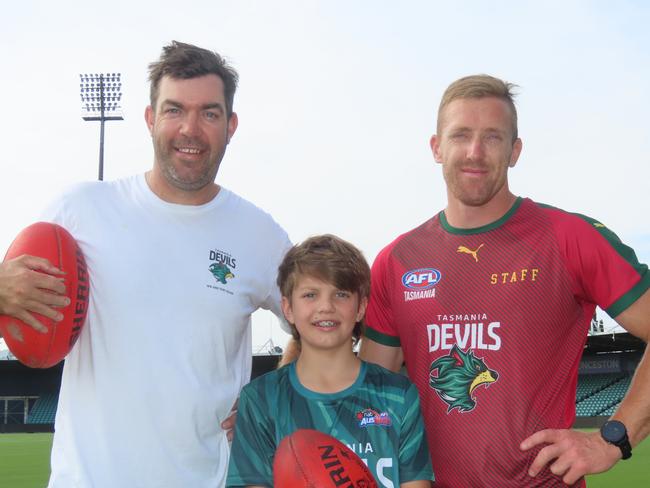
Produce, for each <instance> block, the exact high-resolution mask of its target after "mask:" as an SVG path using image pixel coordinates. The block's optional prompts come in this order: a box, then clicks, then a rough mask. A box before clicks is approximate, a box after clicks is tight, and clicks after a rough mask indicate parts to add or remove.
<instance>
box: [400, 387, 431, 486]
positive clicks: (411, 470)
mask: <svg viewBox="0 0 650 488" xmlns="http://www.w3.org/2000/svg"><path fill="white" fill-rule="evenodd" d="M404 405H405V406H406V411H405V414H404V418H403V420H402V429H401V432H400V440H399V472H400V474H399V476H400V483H406V482H408V481H416V480H430V481H435V477H434V473H433V469H432V467H431V455H430V454H429V446H428V444H427V436H426V434H425V432H424V422H423V420H422V413H421V412H420V398H419V396H418V391H417V388H416V387H415V385H414V384H411V385H410V387H409V389H408V390H407V391H406V395H405V402H404Z"/></svg>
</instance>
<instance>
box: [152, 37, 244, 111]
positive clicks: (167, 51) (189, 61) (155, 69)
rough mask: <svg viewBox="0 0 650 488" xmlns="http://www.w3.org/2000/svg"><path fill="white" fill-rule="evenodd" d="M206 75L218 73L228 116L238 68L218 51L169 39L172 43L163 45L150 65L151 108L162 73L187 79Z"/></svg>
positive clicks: (156, 97) (153, 104)
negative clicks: (157, 56) (160, 51)
mask: <svg viewBox="0 0 650 488" xmlns="http://www.w3.org/2000/svg"><path fill="white" fill-rule="evenodd" d="M205 75H217V76H218V77H219V78H221V81H222V82H223V95H224V98H225V100H226V115H227V116H228V117H230V116H231V115H232V111H233V101H234V98H235V91H236V90H237V82H238V81H239V75H238V74H237V71H235V69H234V68H233V67H232V66H230V65H228V63H226V61H225V60H224V59H223V58H222V57H221V56H220V55H219V54H218V53H216V52H213V51H208V50H207V49H203V48H200V47H197V46H193V45H191V44H185V43H183V42H178V41H172V43H171V44H169V45H168V46H165V47H163V50H162V53H161V54H160V59H159V60H158V61H154V62H153V63H151V64H150V65H149V81H150V82H151V88H150V92H149V101H150V103H151V107H152V108H153V109H154V110H156V102H157V101H158V91H159V86H160V80H162V78H163V76H169V77H170V78H175V79H178V80H187V79H191V78H198V77H200V76H205Z"/></svg>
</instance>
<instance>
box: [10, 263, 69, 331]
mask: <svg viewBox="0 0 650 488" xmlns="http://www.w3.org/2000/svg"><path fill="white" fill-rule="evenodd" d="M63 274H64V273H63V271H61V270H60V269H59V268H57V267H55V266H53V265H52V264H51V263H50V262H49V261H48V260H47V259H43V258H39V257H35V256H27V255H23V256H20V257H17V258H15V259H11V260H9V261H6V262H4V263H0V314H2V315H10V316H12V317H15V318H17V319H20V320H22V321H23V322H25V323H26V324H28V325H30V326H31V327H33V328H34V329H36V330H37V331H39V332H47V328H46V327H45V326H44V325H43V324H42V323H40V322H39V321H38V320H37V319H36V318H35V317H34V316H33V315H32V313H39V314H41V315H43V316H45V317H48V318H50V319H53V320H57V321H58V320H61V319H63V314H61V312H59V311H58V310H56V308H61V307H65V306H67V305H69V304H70V299H69V298H68V297H66V296H64V294H65V292H66V289H65V285H64V283H63V278H60V277H59V276H60V275H63ZM52 275H54V276H52ZM57 275H58V276H57Z"/></svg>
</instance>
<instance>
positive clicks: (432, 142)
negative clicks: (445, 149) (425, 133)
mask: <svg viewBox="0 0 650 488" xmlns="http://www.w3.org/2000/svg"><path fill="white" fill-rule="evenodd" d="M429 146H430V147H431V152H432V153H433V159H434V160H435V161H436V163H438V164H442V155H441V154H440V140H439V139H438V136H437V135H436V134H433V135H432V136H431V139H429Z"/></svg>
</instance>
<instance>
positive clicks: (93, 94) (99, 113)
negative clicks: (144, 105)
mask: <svg viewBox="0 0 650 488" xmlns="http://www.w3.org/2000/svg"><path fill="white" fill-rule="evenodd" d="M121 78H122V74H121V73H94V74H80V75H79V89H80V94H81V118H82V119H84V120H86V121H99V122H100V129H99V176H98V179H99V180H100V181H101V180H103V179H104V122H106V121H107V120H124V117H122V104H121V102H122V80H121Z"/></svg>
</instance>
